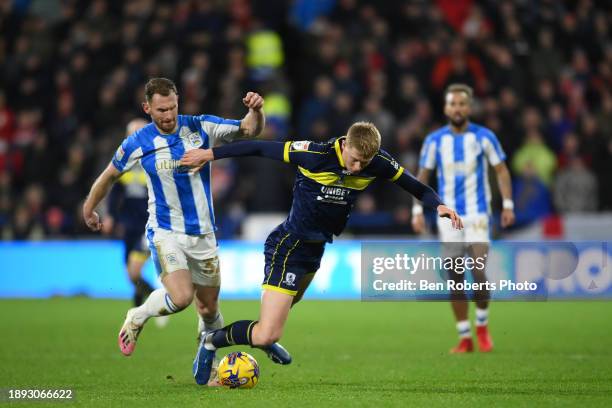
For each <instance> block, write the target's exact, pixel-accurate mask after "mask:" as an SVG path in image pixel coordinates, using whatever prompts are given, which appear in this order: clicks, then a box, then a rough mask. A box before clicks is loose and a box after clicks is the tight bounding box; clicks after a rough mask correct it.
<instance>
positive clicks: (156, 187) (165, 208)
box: [112, 115, 240, 235]
mask: <svg viewBox="0 0 612 408" xmlns="http://www.w3.org/2000/svg"><path fill="white" fill-rule="evenodd" d="M177 122H178V130H177V132H175V133H173V134H170V135H165V134H162V133H160V132H159V130H158V129H157V128H156V127H155V125H154V124H153V123H150V124H148V125H147V126H145V127H143V128H142V129H140V130H138V131H137V132H135V133H133V134H132V135H130V136H128V137H127V138H126V139H125V140H124V141H123V143H122V144H121V146H120V147H119V149H117V152H116V153H115V156H114V158H113V160H112V163H113V165H114V166H115V167H116V168H117V170H119V171H121V172H124V171H127V170H129V169H130V168H131V167H132V166H134V164H136V163H137V162H140V164H141V165H142V167H143V169H144V170H145V173H146V176H147V189H148V194H149V202H148V212H149V219H148V222H147V227H148V228H163V229H166V230H171V231H176V232H181V233H185V234H189V235H202V234H207V233H209V232H212V231H214V230H215V221H214V213H213V201H212V196H211V189H210V163H208V164H206V165H205V166H204V167H202V169H201V170H200V171H199V172H197V173H195V174H192V173H190V172H189V168H187V167H185V166H180V165H179V161H180V159H181V157H182V156H183V154H184V153H185V152H186V151H188V150H191V149H198V148H208V147H211V146H212V145H214V143H215V141H216V140H217V139H222V140H224V141H231V140H232V139H233V138H234V136H236V135H237V134H238V132H239V129H240V121H239V120H230V119H222V118H219V117H216V116H211V115H201V116H187V115H178V120H177Z"/></svg>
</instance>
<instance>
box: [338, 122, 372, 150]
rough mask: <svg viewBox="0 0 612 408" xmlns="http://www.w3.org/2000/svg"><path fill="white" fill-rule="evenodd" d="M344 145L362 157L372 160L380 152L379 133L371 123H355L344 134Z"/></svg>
mask: <svg viewBox="0 0 612 408" xmlns="http://www.w3.org/2000/svg"><path fill="white" fill-rule="evenodd" d="M346 143H348V145H349V146H352V147H354V148H356V149H357V150H358V151H359V152H360V153H361V154H363V156H364V157H366V158H372V157H374V155H375V154H376V153H377V152H378V150H380V132H379V131H378V129H376V126H374V124H373V123H370V122H355V123H353V124H352V125H351V127H350V128H349V130H348V132H347V133H346Z"/></svg>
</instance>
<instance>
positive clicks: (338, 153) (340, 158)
mask: <svg viewBox="0 0 612 408" xmlns="http://www.w3.org/2000/svg"><path fill="white" fill-rule="evenodd" d="M342 139H346V136H342V137H339V138H337V139H336V141H335V142H334V149H335V150H336V156H338V162H340V166H341V167H342V168H346V167H345V166H344V159H343V158H342V149H340V140H342Z"/></svg>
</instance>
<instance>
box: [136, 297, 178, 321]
mask: <svg viewBox="0 0 612 408" xmlns="http://www.w3.org/2000/svg"><path fill="white" fill-rule="evenodd" d="M180 310H181V309H179V308H178V307H177V306H176V305H175V304H174V303H172V299H170V295H169V294H168V291H167V290H166V289H164V288H160V289H156V290H154V291H153V292H151V294H150V295H149V297H148V298H147V300H146V302H144V303H143V304H142V305H140V306H139V307H137V308H136V311H135V312H134V316H133V318H132V321H133V322H134V323H135V324H137V325H139V326H141V325H143V324H144V323H145V322H146V321H147V320H149V318H150V317H154V316H164V315H170V314H174V313H176V312H179V311H180Z"/></svg>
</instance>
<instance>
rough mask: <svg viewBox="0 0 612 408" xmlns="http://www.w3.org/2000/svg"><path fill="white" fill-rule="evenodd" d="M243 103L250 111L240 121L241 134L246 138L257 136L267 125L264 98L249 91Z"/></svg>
mask: <svg viewBox="0 0 612 408" xmlns="http://www.w3.org/2000/svg"><path fill="white" fill-rule="evenodd" d="M242 103H244V106H246V107H247V108H249V112H248V113H247V114H246V116H245V117H244V118H243V119H242V121H241V122H240V135H241V136H242V137H245V138H253V137H257V136H259V134H260V133H261V132H262V131H263V129H264V127H265V126H266V116H265V114H264V110H263V105H264V99H263V98H262V97H261V95H259V94H258V93H256V92H247V94H246V95H245V96H244V98H242Z"/></svg>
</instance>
